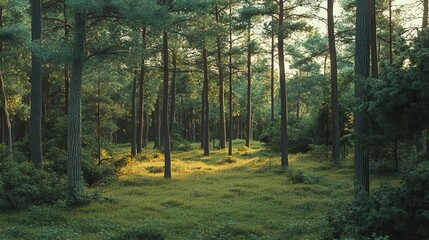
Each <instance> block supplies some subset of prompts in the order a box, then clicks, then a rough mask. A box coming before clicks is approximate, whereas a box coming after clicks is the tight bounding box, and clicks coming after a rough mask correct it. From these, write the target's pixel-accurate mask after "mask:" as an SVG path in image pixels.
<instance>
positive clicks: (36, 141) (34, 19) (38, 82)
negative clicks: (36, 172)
mask: <svg viewBox="0 0 429 240" xmlns="http://www.w3.org/2000/svg"><path fill="white" fill-rule="evenodd" d="M41 12H42V6H41V3H40V0H32V1H31V39H32V41H33V42H39V43H40V42H41V35H42V15H41ZM30 153H31V160H32V161H33V164H34V166H35V167H37V168H41V167H42V62H41V60H40V58H39V57H38V56H36V55H35V54H34V52H33V53H32V54H31V112H30Z"/></svg>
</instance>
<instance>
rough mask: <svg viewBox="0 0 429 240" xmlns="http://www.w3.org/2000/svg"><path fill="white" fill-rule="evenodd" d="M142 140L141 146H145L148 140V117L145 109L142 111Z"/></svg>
mask: <svg viewBox="0 0 429 240" xmlns="http://www.w3.org/2000/svg"><path fill="white" fill-rule="evenodd" d="M143 123H144V125H143V142H142V147H143V148H147V143H148V142H149V117H148V114H147V110H146V111H144V113H143Z"/></svg>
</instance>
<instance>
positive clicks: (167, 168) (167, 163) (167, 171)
mask: <svg viewBox="0 0 429 240" xmlns="http://www.w3.org/2000/svg"><path fill="white" fill-rule="evenodd" d="M162 40H163V64H164V83H163V84H164V91H163V100H162V105H163V106H162V128H163V129H164V130H163V133H164V178H171V156H170V155H171V153H170V132H169V130H168V73H169V72H168V71H169V70H168V35H167V32H165V31H164V34H163V37H162Z"/></svg>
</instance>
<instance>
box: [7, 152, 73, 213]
mask: <svg viewBox="0 0 429 240" xmlns="http://www.w3.org/2000/svg"><path fill="white" fill-rule="evenodd" d="M1 167H2V172H0V206H2V207H4V208H10V209H25V208H28V207H30V206H32V205H41V204H52V203H55V202H57V201H58V200H59V199H64V198H65V194H66V192H67V191H66V189H65V188H66V186H67V185H66V182H65V179H64V178H63V177H60V176H59V175H57V174H56V173H53V172H49V171H46V170H42V169H36V168H34V166H33V165H32V164H31V163H29V162H22V163H19V162H16V161H8V162H2V166H1Z"/></svg>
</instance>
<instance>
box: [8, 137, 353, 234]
mask: <svg viewBox="0 0 429 240" xmlns="http://www.w3.org/2000/svg"><path fill="white" fill-rule="evenodd" d="M243 145H244V141H242V140H237V141H234V150H233V156H228V151H227V150H211V152H210V155H209V156H204V155H203V151H202V150H200V149H199V144H193V145H192V147H191V150H190V151H187V152H175V151H174V152H173V154H172V179H163V165H164V158H163V154H161V153H159V152H158V151H156V150H153V149H145V150H144V152H143V153H142V154H139V155H138V156H136V157H135V158H130V157H129V146H127V145H120V146H117V147H116V148H115V149H114V152H113V153H112V154H113V157H114V160H115V161H117V160H121V159H122V161H125V162H126V165H125V166H124V167H123V168H122V169H121V170H120V176H119V180H118V181H117V182H115V183H113V184H112V185H109V186H104V187H99V188H95V189H86V191H87V192H99V193H101V195H102V196H103V197H106V198H108V199H109V201H105V202H95V203H91V204H89V205H87V206H83V207H79V208H76V209H70V208H66V207H61V206H60V207H57V208H41V209H33V210H30V212H21V213H7V214H5V215H6V216H5V217H4V218H2V219H0V227H1V232H0V233H1V236H2V237H1V239H8V238H9V239H15V238H14V236H15V237H17V234H18V233H17V232H20V231H21V232H23V233H24V234H23V236H18V237H17V238H19V239H37V236H39V239H44V238H43V236H53V237H51V239H65V238H67V239H116V237H117V236H118V234H119V232H121V231H122V232H123V231H127V230H128V229H130V228H132V227H135V226H137V227H138V228H152V227H153V228H154V229H155V230H154V231H160V232H162V234H164V235H165V236H166V238H167V239H305V238H306V239H317V238H319V237H320V236H321V234H323V229H324V228H325V227H326V217H325V214H326V212H327V211H328V210H329V209H330V208H332V207H335V206H336V205H337V204H340V203H341V202H344V201H348V200H350V199H351V198H352V192H353V166H352V161H351V160H344V161H343V162H342V165H341V166H340V167H334V166H331V165H330V164H329V161H328V160H327V159H325V158H324V156H315V155H314V154H313V155H310V154H305V155H303V154H297V155H291V156H290V158H289V163H290V167H291V168H292V169H297V170H302V171H303V174H304V175H305V176H306V178H307V179H309V181H307V182H304V183H298V184H293V183H292V180H291V179H290V176H289V175H288V174H287V173H285V172H283V171H281V167H280V155H279V154H277V153H273V152H270V151H268V150H266V149H265V148H264V147H263V146H262V145H261V143H259V142H253V143H252V148H250V149H248V148H245V147H243ZM46 209H48V210H49V211H48V212H47V215H48V216H47V217H45V218H48V219H49V216H50V215H52V216H51V217H53V218H59V219H60V220H58V221H57V222H54V223H50V222H49V221H48V220H43V218H40V219H42V220H40V219H38V218H34V220H33V221H30V222H28V221H23V219H25V218H26V217H28V215H30V214H32V213H33V214H36V215H37V214H40V212H43V211H45V210H46ZM43 221H48V223H46V222H43ZM148 224H149V225H148ZM48 233H50V235H47V234H48ZM14 234H15V235H14ZM43 234H45V235H43ZM21 235H22V234H21ZM57 235H58V238H56V237H55V236H57ZM3 236H4V237H3ZM60 236H62V238H61V237H60Z"/></svg>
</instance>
